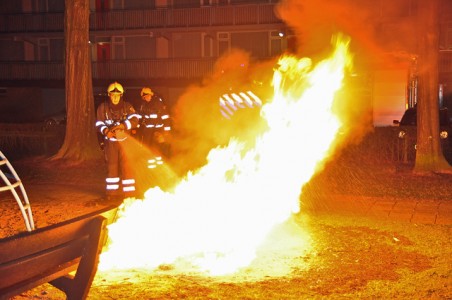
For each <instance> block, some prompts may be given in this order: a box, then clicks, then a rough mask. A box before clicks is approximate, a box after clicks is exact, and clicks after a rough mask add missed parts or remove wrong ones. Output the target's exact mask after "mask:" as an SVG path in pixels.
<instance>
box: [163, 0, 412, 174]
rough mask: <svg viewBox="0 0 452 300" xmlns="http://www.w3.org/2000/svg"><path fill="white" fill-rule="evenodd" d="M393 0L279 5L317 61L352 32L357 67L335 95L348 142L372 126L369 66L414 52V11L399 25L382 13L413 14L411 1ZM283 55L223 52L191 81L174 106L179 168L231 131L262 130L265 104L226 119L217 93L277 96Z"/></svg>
mask: <svg viewBox="0 0 452 300" xmlns="http://www.w3.org/2000/svg"><path fill="white" fill-rule="evenodd" d="M392 2H394V3H392ZM392 2H391V3H386V4H385V6H384V7H383V6H381V7H380V6H378V5H377V6H376V4H375V3H373V2H369V3H365V2H364V1H359V0H324V1H317V0H282V1H281V2H280V3H279V4H278V5H277V7H276V13H277V14H278V15H279V16H280V17H281V18H282V20H283V21H284V22H285V23H286V24H287V26H288V27H289V28H290V31H291V32H292V33H293V35H294V37H295V39H296V45H297V49H295V53H296V54H297V56H298V57H309V58H312V60H313V62H314V64H315V62H318V61H320V60H321V59H323V58H324V57H326V56H327V55H328V54H329V52H330V51H331V48H332V47H331V44H332V43H331V42H332V38H333V37H334V36H336V35H337V34H338V33H342V34H344V35H346V36H349V37H350V38H351V44H350V49H351V52H352V53H354V68H353V69H350V70H349V74H348V75H349V76H348V77H347V79H346V83H347V84H346V86H345V87H344V89H343V90H342V92H341V93H340V94H339V95H338V96H337V101H336V102H335V109H336V111H337V112H338V114H339V115H340V116H341V119H342V121H343V122H344V127H343V132H344V136H347V138H346V140H347V142H350V141H353V142H359V141H360V140H361V139H362V137H363V136H365V134H367V133H368V132H369V130H372V124H371V123H372V122H371V119H372V113H371V111H372V98H371V96H369V93H366V92H365V91H366V89H369V88H371V87H370V86H369V84H371V83H370V81H369V78H368V74H369V73H370V72H371V71H372V68H375V66H376V65H378V67H379V68H386V67H393V66H394V65H395V64H398V63H400V62H402V63H407V61H410V58H411V57H412V55H411V53H412V51H413V47H414V46H415V43H414V42H413V41H415V39H414V38H413V37H414V30H415V26H413V18H408V17H407V18H406V20H405V19H404V18H398V20H399V21H400V22H398V23H397V24H395V25H394V23H390V22H389V23H388V22H382V20H381V18H382V14H384V15H401V16H405V15H407V16H409V15H410V14H411V13H410V12H409V11H406V10H407V8H406V7H405V6H404V5H406V3H405V2H403V3H402V2H400V1H392ZM380 9H384V10H385V11H384V12H382V11H380ZM382 24H384V25H382ZM396 25H397V26H396ZM396 28H397V30H396ZM388 56H389V57H390V58H391V59H388ZM276 59H277V58H275V60H269V61H266V62H264V63H262V62H255V61H253V60H252V59H251V57H250V55H249V53H247V52H245V51H242V50H238V49H234V50H232V51H230V52H229V53H226V54H225V55H223V56H222V57H220V58H219V59H218V61H217V63H216V65H215V67H214V71H213V72H212V74H211V75H210V76H208V77H206V78H205V79H204V80H203V82H202V83H201V84H199V85H193V86H190V87H189V88H188V89H187V90H186V92H185V93H184V94H183V95H182V96H181V97H180V98H179V99H178V101H177V103H176V106H175V108H174V110H173V120H174V122H175V126H174V128H175V130H176V131H175V137H174V139H173V142H172V148H173V154H174V157H173V159H172V160H173V162H174V166H175V167H176V168H178V169H179V170H178V172H179V173H180V174H185V172H186V171H188V170H194V169H196V168H198V167H200V166H202V165H204V164H205V163H206V157H207V154H208V153H209V151H210V150H211V149H213V148H215V147H218V146H224V145H226V144H227V143H228V142H229V140H230V139H231V138H232V137H234V138H237V139H242V140H245V141H246V140H247V137H249V136H252V135H254V134H255V133H256V130H255V129H254V128H258V129H257V131H259V130H260V129H261V128H262V127H264V126H265V124H260V122H261V119H260V118H259V110H252V109H249V110H240V111H238V112H236V113H235V115H234V120H233V122H231V121H230V120H228V119H225V118H224V117H223V116H222V115H221V113H220V107H219V103H218V99H219V97H220V96H221V95H222V94H225V93H233V92H241V91H247V90H252V91H253V92H255V93H257V94H258V96H259V97H260V98H261V99H262V100H263V102H264V103H265V101H266V99H270V98H271V97H272V86H271V78H272V75H273V66H274V64H275V62H276ZM356 74H357V75H358V76H355V77H354V76H352V75H356ZM325 84H327V83H325ZM256 124H258V126H256ZM350 135H351V136H350Z"/></svg>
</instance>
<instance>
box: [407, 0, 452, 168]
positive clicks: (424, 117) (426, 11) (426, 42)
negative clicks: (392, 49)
mask: <svg viewBox="0 0 452 300" xmlns="http://www.w3.org/2000/svg"><path fill="white" fill-rule="evenodd" d="M418 4H419V7H418V11H419V23H418V25H419V66H420V68H419V100H418V103H417V124H418V125H417V149H416V161H415V166H414V172H416V173H429V172H450V171H451V170H452V169H451V168H450V166H449V164H448V162H447V161H446V159H445V158H444V155H443V152H442V150H441V141H440V137H439V128H440V127H439V126H440V125H439V101H438V92H439V90H438V88H439V82H438V55H439V0H428V1H425V0H420V1H418Z"/></svg>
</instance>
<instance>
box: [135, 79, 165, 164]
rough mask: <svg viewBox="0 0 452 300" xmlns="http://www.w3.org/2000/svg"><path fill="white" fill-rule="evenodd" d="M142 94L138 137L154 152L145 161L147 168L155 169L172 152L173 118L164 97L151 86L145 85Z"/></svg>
mask: <svg viewBox="0 0 452 300" xmlns="http://www.w3.org/2000/svg"><path fill="white" fill-rule="evenodd" d="M140 95H141V99H142V100H143V101H142V102H141V105H140V106H139V109H138V113H139V114H140V116H141V119H140V128H139V130H138V139H139V140H140V141H141V143H142V145H143V146H145V147H147V148H148V149H149V150H151V151H152V153H153V154H152V155H151V157H148V158H147V161H146V162H145V164H146V166H147V168H148V169H155V168H157V167H158V166H159V165H161V164H163V158H164V157H168V156H169V154H170V153H169V152H170V149H169V132H170V131H171V119H170V115H169V113H168V110H167V108H166V105H165V103H164V102H163V99H162V98H160V97H159V96H157V95H156V94H155V93H154V91H153V90H152V89H151V88H149V87H144V88H143V89H142V90H141V93H140Z"/></svg>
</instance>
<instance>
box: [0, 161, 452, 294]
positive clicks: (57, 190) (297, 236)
mask: <svg viewBox="0 0 452 300" xmlns="http://www.w3.org/2000/svg"><path fill="white" fill-rule="evenodd" d="M13 163H14V167H15V168H16V169H17V172H18V174H19V176H20V177H21V179H22V181H23V183H24V186H25V187H26V190H27V192H28V194H29V196H30V197H29V198H30V202H31V203H32V210H33V216H34V220H35V223H36V226H37V227H43V226H46V225H49V224H53V223H57V222H60V221H62V220H65V219H68V218H71V217H75V216H78V215H82V214H84V213H87V212H90V211H93V210H96V209H98V208H100V207H103V206H106V205H109V204H110V203H107V202H106V201H105V200H103V199H102V198H103V174H104V165H103V162H102V161H100V162H93V163H91V164H88V165H84V166H69V165H67V164H61V163H56V162H49V161H47V160H45V159H44V158H33V159H27V160H21V161H17V162H13ZM451 179H452V177H450V175H449V176H448V175H435V176H428V177H419V176H414V175H412V173H411V172H410V171H409V166H408V167H407V166H401V165H396V164H392V163H385V164H381V163H379V164H363V163H362V162H361V163H360V162H356V161H355V162H352V161H350V160H347V161H341V160H339V161H336V162H334V163H332V164H329V165H327V166H326V168H325V170H324V171H323V172H322V173H320V174H319V175H318V176H316V177H315V178H313V180H311V182H310V183H309V184H308V185H307V186H305V188H304V189H303V197H305V199H304V200H306V198H308V199H309V201H317V202H321V201H322V199H325V197H328V195H333V194H334V195H335V196H336V197H337V195H341V197H348V196H351V195H353V199H356V197H357V196H358V197H359V196H363V197H365V196H366V197H391V198H392V197H401V198H404V199H408V200H409V199H413V200H414V199H415V200H419V199H424V198H425V199H449V200H450V199H452V197H451V196H452V186H451V185H450V183H451V182H452V181H451ZM49 191H51V192H49ZM3 194H5V192H3ZM0 196H2V198H0V204H1V207H0V211H1V216H2V217H1V223H0V229H1V237H5V236H9V235H14V234H16V233H17V232H20V231H23V230H25V227H24V222H23V220H22V218H21V216H20V213H19V210H18V208H17V204H16V203H15V202H14V199H13V198H12V197H11V196H8V195H5V196H4V195H2V194H0ZM288 232H289V233H288ZM300 240H303V241H304V243H301V242H300ZM290 241H294V242H293V243H291V242H290ZM451 249H452V243H451V226H448V225H432V224H413V223H407V222H397V221H394V220H388V219H384V218H368V217H364V216H359V215H355V216H354V217H350V216H346V215H341V214H335V213H334V212H330V213H328V214H315V213H311V212H310V213H308V212H303V211H302V212H300V213H299V214H297V215H294V216H293V218H292V219H291V220H288V221H287V222H286V223H284V224H282V225H281V227H280V228H276V229H275V232H274V233H273V237H272V238H270V239H269V241H268V244H267V245H265V247H262V249H260V250H259V251H258V256H257V258H256V259H255V260H254V261H253V262H252V263H251V264H250V265H249V266H248V267H246V268H244V269H241V270H240V271H239V272H237V273H235V274H232V275H225V276H208V275H205V274H202V273H200V272H196V271H194V270H192V269H189V268H187V267H186V266H184V265H183V264H182V263H178V262H174V263H173V264H169V265H162V266H160V267H158V268H157V269H155V270H145V269H134V270H121V271H120V270H116V271H108V272H104V271H98V272H97V275H96V277H95V279H94V282H93V285H92V287H91V289H90V293H89V295H88V299H452V287H451V284H450V283H451V276H452V261H451V259H450V257H452V255H451V254H452V251H451ZM14 299H64V295H63V294H62V293H61V292H60V291H58V290H56V289H55V288H53V287H51V286H50V285H48V284H45V285H42V286H40V287H37V288H34V289H32V290H30V291H27V292H25V293H23V294H21V295H18V296H16V297H14Z"/></svg>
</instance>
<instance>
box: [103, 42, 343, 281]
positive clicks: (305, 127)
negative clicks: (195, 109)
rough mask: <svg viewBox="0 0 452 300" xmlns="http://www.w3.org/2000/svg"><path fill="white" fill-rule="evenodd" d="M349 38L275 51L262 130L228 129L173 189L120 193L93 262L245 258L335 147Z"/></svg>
mask: <svg viewBox="0 0 452 300" xmlns="http://www.w3.org/2000/svg"><path fill="white" fill-rule="evenodd" d="M348 45H349V41H348V40H345V39H338V40H337V42H336V46H335V50H334V51H333V54H332V55H331V57H329V58H328V59H325V60H324V61H321V62H320V63H318V64H317V65H315V66H313V64H312V62H311V60H310V59H308V58H302V59H299V58H297V57H295V56H282V57H281V58H280V59H279V61H278V65H277V67H275V69H274V76H273V86H274V96H273V99H272V101H269V102H268V103H266V104H265V105H263V106H262V110H261V114H262V117H263V118H265V120H266V121H267V123H268V130H266V131H265V132H264V133H262V134H261V135H259V136H257V137H256V139H255V142H254V143H253V145H254V146H253V147H252V148H251V149H249V147H248V148H247V147H246V146H245V145H244V143H241V142H239V141H238V140H235V139H232V140H231V141H230V142H229V144H228V145H227V147H223V148H216V149H212V150H211V151H210V153H209V155H208V163H207V164H206V165H205V166H203V167H202V168H200V169H198V170H196V171H195V172H190V173H189V174H188V175H187V176H186V177H185V178H184V179H183V180H182V181H181V182H180V183H179V184H178V185H177V186H176V187H175V188H174V190H173V191H172V192H164V191H162V190H161V189H159V188H158V187H157V188H152V189H149V190H148V191H147V192H146V195H145V199H144V200H143V201H141V200H135V199H126V200H125V201H124V203H123V204H122V205H121V207H120V211H119V218H118V219H117V221H116V222H115V223H113V224H111V225H110V226H109V238H110V244H109V246H108V249H107V250H106V252H104V253H102V254H101V257H100V265H99V269H100V270H105V269H112V268H120V269H124V268H125V269H128V268H151V269H153V268H156V267H158V266H161V265H164V264H175V263H176V262H181V261H183V262H184V263H185V264H186V265H190V266H193V268H194V269H196V270H198V271H205V272H208V273H209V274H212V275H220V274H230V273H234V272H237V271H238V270H240V268H243V267H246V266H248V265H250V263H251V262H252V261H253V259H255V258H256V253H257V249H258V248H259V246H261V245H262V244H264V242H265V240H266V237H267V236H268V235H269V233H270V232H271V231H272V230H273V229H274V228H275V227H276V226H277V225H279V224H282V223H283V222H285V221H286V220H288V219H289V218H290V217H291V216H292V215H293V214H294V213H297V212H298V211H299V197H300V192H301V187H302V186H303V185H304V184H305V183H306V182H308V181H309V180H310V178H311V177H312V175H313V174H314V173H315V172H316V171H317V169H318V168H319V166H320V165H321V163H322V162H323V161H325V159H326V158H327V157H329V156H330V155H331V154H332V151H333V150H334V149H333V148H334V147H333V146H334V141H335V137H336V135H337V134H338V131H339V129H340V127H341V123H340V121H339V119H338V118H337V117H336V116H335V115H334V114H333V113H332V104H333V100H334V96H335V93H336V91H338V90H339V89H340V88H341V84H342V79H343V76H344V70H345V68H347V67H348V66H350V64H351V55H350V54H349V53H348Z"/></svg>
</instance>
